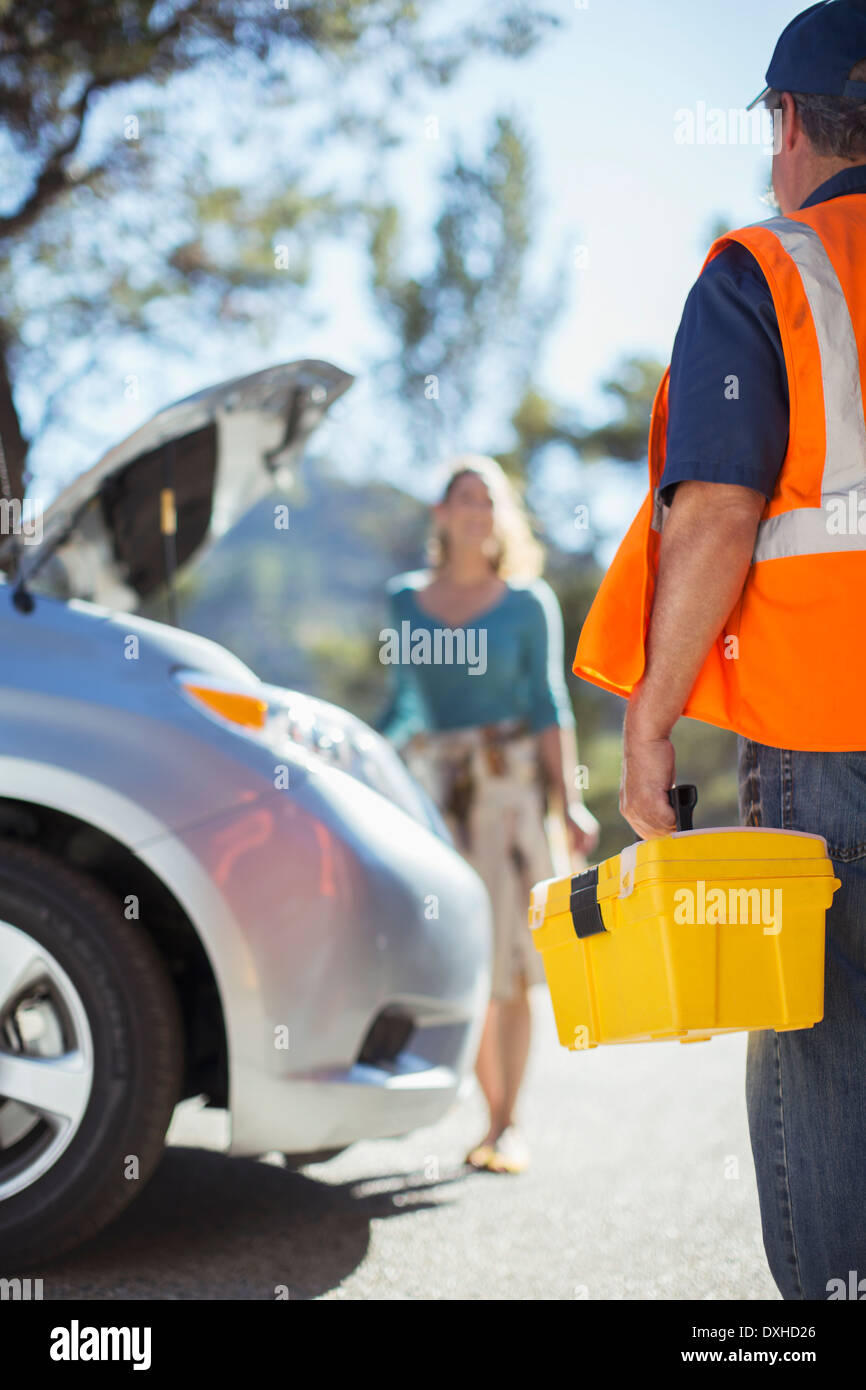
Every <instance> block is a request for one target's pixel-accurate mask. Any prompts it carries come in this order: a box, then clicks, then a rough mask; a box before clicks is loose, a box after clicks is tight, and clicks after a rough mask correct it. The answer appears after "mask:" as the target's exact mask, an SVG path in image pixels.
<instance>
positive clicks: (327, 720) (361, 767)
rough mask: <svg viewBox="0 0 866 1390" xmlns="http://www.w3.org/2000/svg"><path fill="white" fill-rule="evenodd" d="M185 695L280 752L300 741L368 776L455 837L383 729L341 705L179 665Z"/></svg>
mask: <svg viewBox="0 0 866 1390" xmlns="http://www.w3.org/2000/svg"><path fill="white" fill-rule="evenodd" d="M174 680H175V683H176V684H177V686H178V687H179V689H180V690H181V691H182V693H183V694H184V696H185V697H186V698H187V699H188V700H190V701H191V703H193V704H195V705H197V706H198V707H199V708H200V709H202V710H204V711H205V712H206V713H207V714H209V715H210V716H212V717H215V718H217V719H218V720H220V721H221V722H225V723H227V724H230V725H232V726H234V727H235V728H236V729H238V730H239V731H242V732H244V733H246V734H249V735H252V736H253V737H255V738H257V739H258V740H260V741H261V742H262V743H264V744H266V745H267V747H268V748H270V749H272V750H273V752H274V753H276V754H277V755H278V756H279V754H280V753H281V751H283V750H285V749H286V747H287V746H291V745H294V746H296V747H301V748H303V749H305V750H306V752H307V753H310V754H312V755H313V756H314V757H316V758H319V759H321V760H322V761H323V762H325V763H328V764H329V765H330V766H332V767H336V768H338V769H339V770H340V771H341V772H345V773H346V774H347V775H348V776H349V777H354V778H355V779H356V780H357V781H359V782H363V783H364V785H365V786H367V787H370V788H371V789H372V790H373V791H376V792H379V794H380V795H381V796H384V797H387V799H388V800H389V801H393V802H394V803H395V805H397V806H399V807H401V809H402V810H404V811H406V812H407V814H408V815H410V816H412V817H413V819H415V820H417V821H420V822H421V823H422V824H423V825H427V826H428V827H429V828H430V829H431V830H433V831H435V833H436V834H437V835H438V836H439V837H440V838H441V839H443V840H447V841H448V842H449V843H450V842H451V835H450V832H449V831H448V828H447V826H446V825H445V822H444V821H443V819H442V816H441V815H440V813H439V810H438V808H437V807H436V805H435V804H434V802H433V800H432V798H431V797H430V796H428V794H427V792H426V791H425V790H424V789H423V787H420V786H419V785H418V783H417V782H416V781H415V780H414V778H413V777H411V775H410V774H409V772H408V770H407V768H406V766H405V764H404V763H403V762H402V760H401V759H400V757H399V756H398V754H397V753H396V752H395V750H394V749H393V748H392V746H391V744H390V743H388V741H387V740H386V739H384V738H383V737H382V736H381V734H377V733H376V732H375V731H374V730H373V729H371V728H370V727H369V725H367V724H365V723H364V722H363V721H362V720H361V719H358V718H356V717H355V715H353V714H349V713H348V711H347V710H344V709H340V707H339V706H338V705H331V704H328V703H327V701H325V700H317V699H315V698H314V697H313V696H311V695H302V694H300V693H299V692H297V691H294V690H284V689H283V688H282V687H281V686H276V685H265V684H264V683H262V682H256V683H255V684H254V685H253V684H251V685H250V686H249V687H243V686H242V685H241V684H240V683H239V682H235V681H226V680H225V678H220V677H214V676H210V675H206V674H204V673H202V672H199V671H176V672H175V673H174Z"/></svg>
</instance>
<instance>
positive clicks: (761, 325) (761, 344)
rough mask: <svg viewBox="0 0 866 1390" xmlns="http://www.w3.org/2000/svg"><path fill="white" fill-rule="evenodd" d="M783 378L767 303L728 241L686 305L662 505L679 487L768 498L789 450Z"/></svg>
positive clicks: (762, 282)
mask: <svg viewBox="0 0 866 1390" xmlns="http://www.w3.org/2000/svg"><path fill="white" fill-rule="evenodd" d="M788 420H789V401H788V375H787V369H786V366H785V355H784V351H783V348H782V339H781V334H780V332H779V323H778V319H777V317H776V309H775V305H774V304H773V297H772V295H771V293H770V287H769V285H768V284H767V281H766V278H765V276H764V274H763V272H762V270H761V268H760V266H759V265H758V262H757V261H756V260H755V258H754V256H753V255H752V253H751V252H750V251H748V250H747V249H746V248H745V247H744V246H740V245H739V244H738V243H735V242H732V243H730V244H729V245H728V246H726V247H725V248H724V250H722V251H721V252H720V253H719V255H718V256H716V257H715V259H714V260H712V261H711V262H710V264H709V265H708V266H707V268H706V269H705V270H704V272H703V274H702V275H701V276H700V277H699V279H698V280H697V281H696V282H695V284H694V286H693V287H692V290H691V292H690V294H689V297H688V299H687V300H686V304H685V308H684V310H683V316H682V320H681V322H680V326H679V330H678V332H677V336H676V340H675V342H674V350H673V356H672V359H671V375H670V384H669V407H668V433H667V455H666V460H665V468H664V473H663V474H662V479H661V494H662V500H663V501H664V502H666V503H670V502H671V500H672V498H673V494H674V492H675V490H676V485H677V483H681V482H693V481H696V482H711V483H736V484H739V485H740V486H741V487H750V488H754V490H755V491H756V492H762V493H763V494H764V496H765V497H768V498H769V497H771V496H772V494H773V490H774V488H775V483H776V477H777V475H778V472H779V469H780V468H781V466H782V460H783V459H784V457H785V453H786V451H787V448H788Z"/></svg>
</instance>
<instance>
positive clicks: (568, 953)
mask: <svg viewBox="0 0 866 1390" xmlns="http://www.w3.org/2000/svg"><path fill="white" fill-rule="evenodd" d="M696 800H697V793H696V792H695V789H694V787H691V786H683V787H677V788H674V790H673V791H672V792H671V801H672V804H673V805H674V808H675V811H676V815H677V826H678V829H677V831H676V832H674V833H673V834H670V835H665V836H664V837H662V838H660V839H656V840H641V841H639V842H638V843H637V844H634V845H629V846H628V848H627V849H624V850H623V851H622V853H621V854H618V855H614V857H613V858H612V859H606V860H604V861H603V863H601V864H599V865H598V866H597V867H596V868H593V869H589V870H587V871H586V872H585V873H581V874H576V875H575V876H573V877H569V878H561V879H548V880H547V881H546V882H543V883H537V884H536V885H535V887H534V888H533V890H532V899H531V903H530V909H529V924H530V926H531V927H532V929H533V939H534V941H535V945H536V948H537V949H538V950H539V951H540V952H541V955H542V958H543V961H544V969H545V974H546V975H547V983H548V985H549V987H550V994H551V998H552V1000H553V1009H554V1013H555V1015H556V1026H557V1031H558V1033H559V1040H560V1042H561V1043H562V1044H563V1046H564V1047H568V1048H572V1049H575V1048H581V1049H582V1048H588V1047H597V1046H598V1044H599V1043H622V1042H646V1041H653V1040H659V1039H664V1038H678V1039H679V1040H680V1042H698V1041H700V1040H703V1039H705V1038H710V1037H712V1036H713V1034H715V1033H730V1032H736V1031H738V1030H740V1029H752V1028H775V1029H778V1030H783V1029H789V1028H811V1026H812V1025H813V1024H814V1023H817V1022H819V1020H820V1019H821V1018H822V1016H823V1013H824V922H825V913H826V911H827V909H828V907H829V906H830V904H831V902H832V901H833V894H834V893H835V891H836V889H837V888H838V887H840V883H839V880H838V879H837V878H836V877H835V876H834V873H833V864H832V861H831V860H830V858H829V857H828V854H827V845H826V841H825V840H824V839H823V838H822V836H820V835H807V834H803V833H801V832H799V831H795V830H769V829H766V830H765V829H758V828H746V829H724V830H692V829H691V808H692V807H693V806H694V803H695V801H696Z"/></svg>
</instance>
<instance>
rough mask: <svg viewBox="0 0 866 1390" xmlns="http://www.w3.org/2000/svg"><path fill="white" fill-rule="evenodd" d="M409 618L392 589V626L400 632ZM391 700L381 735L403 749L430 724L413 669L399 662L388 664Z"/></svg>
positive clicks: (382, 719) (378, 724) (380, 723)
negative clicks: (403, 620)
mask: <svg viewBox="0 0 866 1390" xmlns="http://www.w3.org/2000/svg"><path fill="white" fill-rule="evenodd" d="M404 617H406V613H405V612H404V609H403V604H402V602H401V597H400V591H399V590H392V589H389V592H388V618H387V623H388V626H389V627H392V628H396V630H397V631H398V632H399V631H400V623H401V621H402V619H403V618H404ZM385 669H386V672H387V678H386V679H387V699H386V704H385V708H384V709H383V711H382V713H381V714H380V716H379V718H378V720H377V722H376V727H377V729H378V731H379V733H380V734H382V735H383V736H384V737H385V738H387V739H389V740H390V742H391V743H393V744H394V745H395V746H396V747H397V748H402V746H403V745H404V744H405V743H408V741H409V739H410V738H412V737H413V735H414V734H419V733H421V732H422V731H423V730H424V729H425V728H426V727H427V719H426V716H425V713H424V709H423V705H422V702H421V698H420V696H419V694H418V690H417V688H416V686H415V682H414V680H413V678H412V671H411V668H410V667H408V666H405V665H403V664H402V662H396V663H392V664H389V665H388V666H386V668H385Z"/></svg>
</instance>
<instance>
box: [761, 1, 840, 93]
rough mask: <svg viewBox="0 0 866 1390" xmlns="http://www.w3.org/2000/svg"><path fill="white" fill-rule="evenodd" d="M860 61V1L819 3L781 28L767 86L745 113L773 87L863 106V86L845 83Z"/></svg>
mask: <svg viewBox="0 0 866 1390" xmlns="http://www.w3.org/2000/svg"><path fill="white" fill-rule="evenodd" d="M861 58H866V0H821V3H820V4H818V5H810V6H809V8H808V9H807V10H803V12H802V14H798V15H797V17H796V19H792V20H791V23H790V24H789V25H788V26H787V28H785V29H783V30H782V33H781V35H780V36H779V41H778V43H777V44H776V47H775V50H774V52H773V57H772V59H771V60H770V66H769V67H768V68H767V74H766V76H767V85H766V87H765V88H764V90H763V91H762V92H760V93H759V95H758V96H756V97H755V100H754V101H750V102H749V105H748V106H747V107H746V110H747V111H751V109H752V107H753V106H757V104H758V102H759V101H763V99H764V97H765V96H766V95H767V93H768V92H769V91H771V90H773V89H775V90H776V91H778V92H808V93H810V94H812V95H815V96H827V97H848V98H849V99H850V100H851V101H863V102H866V82H851V81H849V80H848V74H849V72H850V71H851V69H852V68H853V67H854V65H855V63H859V62H860V60H861Z"/></svg>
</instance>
